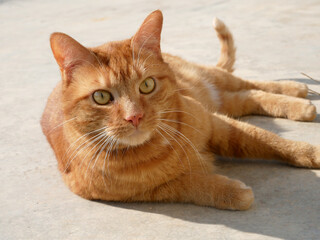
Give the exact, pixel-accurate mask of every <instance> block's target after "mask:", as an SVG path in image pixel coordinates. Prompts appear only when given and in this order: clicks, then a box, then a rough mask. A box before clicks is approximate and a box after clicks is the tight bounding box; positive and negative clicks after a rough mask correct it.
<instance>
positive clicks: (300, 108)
mask: <svg viewBox="0 0 320 240" xmlns="http://www.w3.org/2000/svg"><path fill="white" fill-rule="evenodd" d="M316 116H317V111H316V107H315V106H314V105H313V104H312V103H311V102H310V101H308V100H302V101H299V102H292V103H290V107H289V108H288V113H287V117H288V118H289V119H291V120H294V121H304V122H311V121H313V120H314V119H315V118H316Z"/></svg>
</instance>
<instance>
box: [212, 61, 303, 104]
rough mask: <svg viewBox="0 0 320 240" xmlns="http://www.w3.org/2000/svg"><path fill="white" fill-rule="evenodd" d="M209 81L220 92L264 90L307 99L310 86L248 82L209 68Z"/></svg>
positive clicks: (292, 83) (291, 82)
mask: <svg viewBox="0 0 320 240" xmlns="http://www.w3.org/2000/svg"><path fill="white" fill-rule="evenodd" d="M207 70H208V71H207V72H206V75H207V79H209V80H210V81H211V82H212V84H214V86H216V87H217V88H218V89H219V90H220V91H222V92H223V91H228V92H237V91H242V90H262V91H265V92H269V93H276V94H284V95H287V96H292V97H300V98H305V97H306V96H307V95H308V86H307V85H306V84H304V83H298V82H294V81H280V82H275V81H248V80H244V79H241V78H239V77H236V76H234V75H232V74H231V73H229V72H226V71H224V70H221V69H219V68H212V67H211V68H207Z"/></svg>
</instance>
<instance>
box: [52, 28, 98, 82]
mask: <svg viewBox="0 0 320 240" xmlns="http://www.w3.org/2000/svg"><path fill="white" fill-rule="evenodd" d="M50 45H51V49H52V53H53V55H54V58H55V59H56V61H57V63H58V65H59V67H60V70H61V74H62V77H63V79H64V80H68V81H69V80H70V78H71V77H72V71H73V70H74V69H75V67H76V66H78V65H81V64H83V63H93V62H94V61H95V58H94V55H93V53H92V52H90V50H89V49H87V48H86V47H84V46H82V45H81V44H80V43H78V42H77V41H76V40H74V39H73V38H72V37H70V36H68V35H66V34H64V33H53V34H51V36H50Z"/></svg>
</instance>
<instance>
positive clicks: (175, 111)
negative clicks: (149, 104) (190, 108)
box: [160, 109, 199, 121]
mask: <svg viewBox="0 0 320 240" xmlns="http://www.w3.org/2000/svg"><path fill="white" fill-rule="evenodd" d="M160 113H185V114H187V115H189V116H191V117H193V118H194V119H196V120H197V121H199V119H198V118H197V117H195V116H194V115H192V114H191V113H188V112H185V111H182V110H175V109H167V110H165V111H162V112H160Z"/></svg>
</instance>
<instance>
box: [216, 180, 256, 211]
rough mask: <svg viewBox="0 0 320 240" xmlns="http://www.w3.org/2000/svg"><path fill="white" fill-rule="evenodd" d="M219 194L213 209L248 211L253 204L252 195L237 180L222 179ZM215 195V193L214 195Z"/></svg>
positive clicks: (250, 190)
mask: <svg viewBox="0 0 320 240" xmlns="http://www.w3.org/2000/svg"><path fill="white" fill-rule="evenodd" d="M219 188H220V193H219V194H218V195H219V196H218V197H217V196H216V197H217V199H216V201H215V207H216V208H220V209H229V210H248V209H249V208H250V207H251V206H252V204H253V202H254V194H253V191H252V189H251V187H248V186H247V185H245V184H244V183H243V182H241V181H239V180H233V179H230V178H227V177H224V184H223V185H222V186H219ZM216 194H217V193H216Z"/></svg>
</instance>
